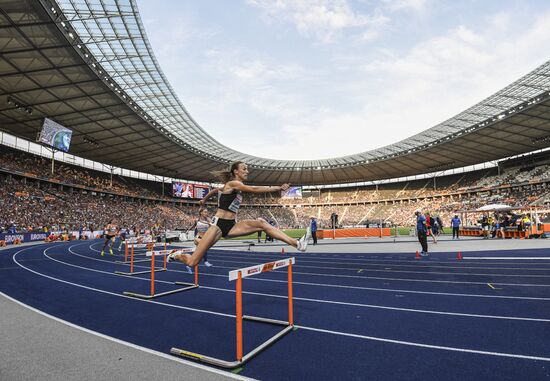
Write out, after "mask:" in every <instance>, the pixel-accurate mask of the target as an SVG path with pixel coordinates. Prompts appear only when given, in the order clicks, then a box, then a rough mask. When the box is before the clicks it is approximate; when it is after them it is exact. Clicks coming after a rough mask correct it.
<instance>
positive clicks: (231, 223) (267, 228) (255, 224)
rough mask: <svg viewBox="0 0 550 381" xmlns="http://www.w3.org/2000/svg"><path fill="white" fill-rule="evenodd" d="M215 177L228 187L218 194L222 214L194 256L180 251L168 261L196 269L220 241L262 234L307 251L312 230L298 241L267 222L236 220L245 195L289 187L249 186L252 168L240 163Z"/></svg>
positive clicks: (206, 234) (199, 244)
mask: <svg viewBox="0 0 550 381" xmlns="http://www.w3.org/2000/svg"><path fill="white" fill-rule="evenodd" d="M215 174H216V175H217V176H218V177H219V178H220V180H221V181H222V182H223V183H224V185H223V187H222V188H220V189H219V190H218V191H217V193H218V211H217V212H216V215H215V216H214V218H213V219H212V226H210V228H208V230H207V231H206V233H205V234H204V236H203V237H202V239H201V240H200V242H199V243H198V245H197V248H196V249H195V251H194V253H193V254H192V255H189V254H178V253H177V252H176V253H172V254H170V255H169V256H168V261H174V260H177V261H180V262H183V263H185V264H186V265H188V266H191V267H193V266H195V265H197V264H198V263H199V262H200V260H201V258H202V257H203V256H204V255H205V254H206V252H207V251H208V249H210V248H211V247H212V246H213V245H214V244H215V243H216V242H218V240H219V239H220V238H222V237H227V238H232V237H240V236H243V235H248V234H251V233H256V232H258V231H264V232H266V234H269V235H270V236H271V237H273V238H275V239H278V240H279V241H283V242H285V243H287V244H289V245H290V246H293V247H295V248H297V249H298V250H300V251H306V249H307V241H308V239H309V237H310V235H311V233H310V231H309V228H308V230H307V231H306V234H305V235H304V236H303V237H302V238H300V239H299V240H297V239H295V238H291V237H289V236H287V235H286V234H285V233H283V232H282V231H280V230H279V229H277V228H275V227H274V226H271V225H270V224H268V223H267V222H266V221H265V220H243V221H239V222H236V221H235V217H236V216H237V212H238V210H239V207H240V206H241V202H242V200H243V196H242V193H243V192H248V193H269V192H275V191H280V190H283V191H284V190H287V189H288V187H289V184H283V185H281V186H271V187H265V186H250V185H245V184H243V181H246V179H247V178H248V166H247V165H246V164H245V163H243V162H240V161H238V162H235V163H233V164H231V167H230V168H229V171H218V172H215ZM207 196H208V195H207ZM205 198H206V197H205Z"/></svg>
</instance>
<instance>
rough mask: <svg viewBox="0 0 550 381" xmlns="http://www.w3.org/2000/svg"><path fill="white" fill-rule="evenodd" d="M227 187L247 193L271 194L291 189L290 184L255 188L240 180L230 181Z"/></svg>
mask: <svg viewBox="0 0 550 381" xmlns="http://www.w3.org/2000/svg"><path fill="white" fill-rule="evenodd" d="M226 186H227V187H229V188H232V189H237V190H240V191H241V192H246V193H271V192H277V191H285V190H287V189H288V187H290V184H283V185H274V186H269V187H266V186H253V185H245V184H243V183H242V182H240V181H238V180H233V181H229V182H228V183H227V184H226Z"/></svg>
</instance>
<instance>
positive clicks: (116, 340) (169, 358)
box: [0, 291, 254, 380]
mask: <svg viewBox="0 0 550 381" xmlns="http://www.w3.org/2000/svg"><path fill="white" fill-rule="evenodd" d="M0 295H1V296H3V297H4V298H6V299H8V300H11V301H12V302H14V303H17V304H18V305H20V306H21V307H25V308H27V309H29V310H31V311H33V312H36V313H37V314H40V315H42V316H44V317H47V318H48V319H52V320H54V321H56V322H58V323H61V324H65V325H67V326H69V327H71V328H75V329H78V330H79V331H82V332H86V333H89V334H91V335H94V336H97V337H100V338H102V339H106V340H109V341H112V342H114V343H117V344H122V345H125V346H127V347H130V348H133V349H137V350H140V351H142V352H145V353H149V354H152V355H155V356H158V357H162V358H164V359H167V360H170V361H174V362H177V363H180V364H185V365H188V366H191V367H193V368H198V369H202V370H206V371H208V372H211V373H215V374H219V375H223V376H226V377H229V378H233V379H235V380H254V379H253V378H248V377H244V376H239V375H237V374H234V373H231V372H224V371H222V370H219V369H216V368H213V367H209V366H206V365H202V364H199V363H196V362H192V361H187V360H184V359H181V358H178V357H175V356H170V355H168V354H166V353H162V352H158V351H155V350H153V349H149V348H146V347H141V346H139V345H136V344H132V343H129V342H127V341H123V340H120V339H117V338H115V337H111V336H107V335H104V334H102V333H99V332H96V331H92V330H90V329H88V328H84V327H81V326H79V325H76V324H73V323H71V322H69V321H67V320H63V319H61V318H58V317H56V316H53V315H50V314H48V313H46V312H43V311H40V310H39V309H36V308H34V307H31V306H29V305H28V304H25V303H23V302H20V301H19V300H17V299H14V298H12V297H11V296H9V295H6V294H4V293H3V292H1V291H0Z"/></svg>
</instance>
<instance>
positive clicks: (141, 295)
mask: <svg viewBox="0 0 550 381" xmlns="http://www.w3.org/2000/svg"><path fill="white" fill-rule="evenodd" d="M175 284H186V285H187V287H182V288H178V289H175V290H170V291H165V292H159V293H158V294H153V295H145V294H138V293H135V292H129V291H124V292H123V294H124V295H126V296H131V297H132V298H139V299H155V298H159V297H161V296H166V295H172V294H175V293H177V292H182V291H187V290H192V289H194V288H198V287H199V286H198V285H197V284H194V283H183V282H175Z"/></svg>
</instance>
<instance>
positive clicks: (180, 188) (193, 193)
mask: <svg viewBox="0 0 550 381" xmlns="http://www.w3.org/2000/svg"><path fill="white" fill-rule="evenodd" d="M208 192H210V187H208V186H207V185H199V184H189V183H185V182H182V181H172V196H173V197H178V198H189V199H202V198H204V196H206V194H207V193H208Z"/></svg>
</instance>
